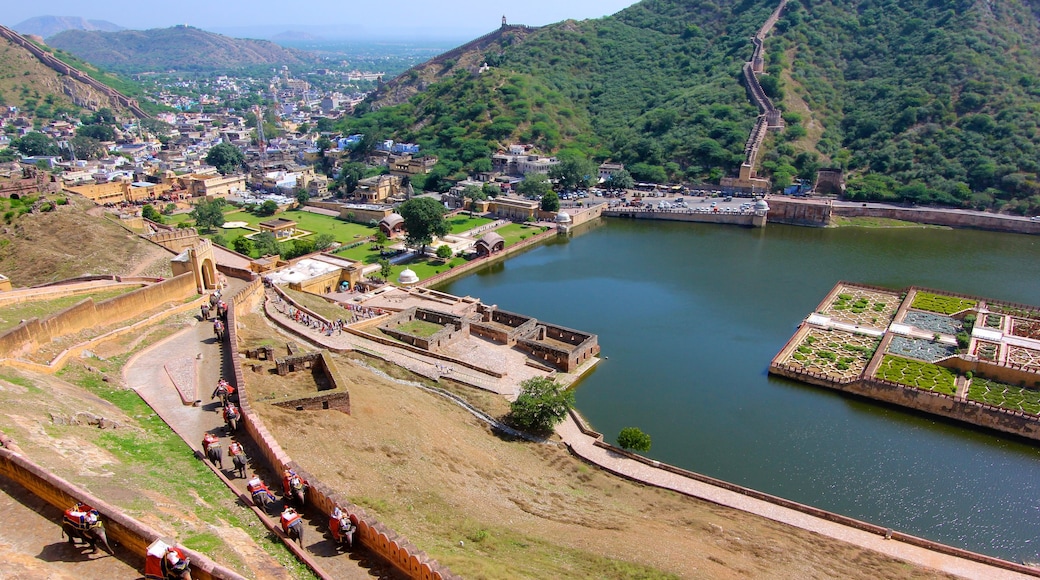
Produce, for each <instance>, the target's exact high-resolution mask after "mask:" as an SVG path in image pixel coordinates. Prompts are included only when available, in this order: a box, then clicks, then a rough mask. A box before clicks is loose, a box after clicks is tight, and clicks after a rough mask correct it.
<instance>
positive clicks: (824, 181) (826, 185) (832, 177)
mask: <svg viewBox="0 0 1040 580" xmlns="http://www.w3.org/2000/svg"><path fill="white" fill-rule="evenodd" d="M813 191H815V192H816V193H817V194H819V195H832V194H833V195H843V194H844V193H845V175H844V172H843V171H842V170H841V169H839V168H831V167H827V168H823V169H820V170H819V171H817V172H816V184H815V185H813Z"/></svg>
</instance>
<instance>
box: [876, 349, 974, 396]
mask: <svg viewBox="0 0 1040 580" xmlns="http://www.w3.org/2000/svg"><path fill="white" fill-rule="evenodd" d="M874 377H875V378H878V379H881V380H885V381H891V382H893V383H899V384H901V385H906V386H908V387H914V388H917V389H923V390H925V391H932V392H935V393H942V394H945V395H953V394H954V393H956V392H957V385H956V378H957V376H956V375H955V374H954V373H953V371H951V370H950V369H948V368H946V367H941V366H939V365H933V364H931V363H926V362H921V361H916V360H910V359H906V358H903V357H899V356H892V355H890V354H886V355H885V357H884V358H883V359H882V360H881V364H880V365H878V369H877V372H876V373H874Z"/></svg>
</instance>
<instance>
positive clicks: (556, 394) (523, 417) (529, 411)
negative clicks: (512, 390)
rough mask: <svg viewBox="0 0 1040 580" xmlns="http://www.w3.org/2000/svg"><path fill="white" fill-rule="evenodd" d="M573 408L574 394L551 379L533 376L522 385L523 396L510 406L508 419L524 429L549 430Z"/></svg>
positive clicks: (520, 395)
mask: <svg viewBox="0 0 1040 580" xmlns="http://www.w3.org/2000/svg"><path fill="white" fill-rule="evenodd" d="M573 406H574V392H572V391H570V390H567V389H564V388H563V387H562V386H561V385H558V384H556V382H555V381H553V380H552V379H547V378H545V377H532V378H530V379H526V380H524V381H522V382H521V383H520V394H519V395H518V396H517V397H516V400H515V401H513V402H512V403H510V404H509V417H510V418H511V419H512V421H513V423H514V424H516V425H518V426H519V427H521V428H524V429H529V430H531V431H536V432H546V431H550V430H552V429H553V427H555V426H556V425H558V424H559V423H560V421H563V419H564V417H566V416H567V412H568V411H570V409H571V407H573Z"/></svg>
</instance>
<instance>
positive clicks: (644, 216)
mask: <svg viewBox="0 0 1040 580" xmlns="http://www.w3.org/2000/svg"><path fill="white" fill-rule="evenodd" d="M603 215H604V216H606V217H616V218H630V219H637V220H668V221H677V222H698V223H711V224H730V225H736V226H748V227H750V226H753V225H754V222H753V220H754V217H755V216H754V215H753V214H751V213H748V214H727V213H694V212H690V211H686V210H677V211H668V210H647V209H639V208H629V207H626V208H615V209H605V210H603Z"/></svg>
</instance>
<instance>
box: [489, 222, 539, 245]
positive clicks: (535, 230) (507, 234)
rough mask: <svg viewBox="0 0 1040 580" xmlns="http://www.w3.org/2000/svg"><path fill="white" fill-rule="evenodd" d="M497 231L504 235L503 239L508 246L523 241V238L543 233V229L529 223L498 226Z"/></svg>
mask: <svg viewBox="0 0 1040 580" xmlns="http://www.w3.org/2000/svg"><path fill="white" fill-rule="evenodd" d="M495 232H497V233H498V235H500V236H502V239H504V240H505V242H506V246H507V247H508V246H512V245H513V244H515V243H517V242H519V241H521V239H526V238H529V237H531V236H534V235H538V234H540V233H542V229H541V228H539V227H536V226H529V225H527V224H507V225H504V226H502V227H500V228H498V229H497V230H495Z"/></svg>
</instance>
